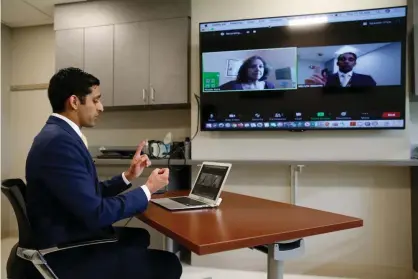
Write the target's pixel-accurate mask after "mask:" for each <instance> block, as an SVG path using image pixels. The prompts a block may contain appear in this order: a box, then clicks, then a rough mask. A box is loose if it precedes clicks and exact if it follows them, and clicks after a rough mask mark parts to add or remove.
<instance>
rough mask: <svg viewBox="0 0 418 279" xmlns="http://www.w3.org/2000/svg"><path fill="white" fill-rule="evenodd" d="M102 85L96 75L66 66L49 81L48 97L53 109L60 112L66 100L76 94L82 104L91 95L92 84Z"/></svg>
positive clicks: (63, 108)
mask: <svg viewBox="0 0 418 279" xmlns="http://www.w3.org/2000/svg"><path fill="white" fill-rule="evenodd" d="M98 85H100V80H99V79H98V78H96V77H95V76H93V75H91V74H89V73H86V72H84V71H83V70H81V69H78V68H65V69H61V70H59V71H58V72H57V73H56V74H55V75H54V76H53V77H52V78H51V80H50V81H49V87H48V98H49V102H50V103H51V106H52V111H53V112H55V113H60V112H63V111H64V110H65V102H66V100H67V99H68V98H69V97H70V96H72V95H75V96H77V97H78V98H79V99H80V102H81V103H82V104H84V103H85V97H86V96H87V95H89V94H90V93H91V92H92V90H91V87H92V86H98Z"/></svg>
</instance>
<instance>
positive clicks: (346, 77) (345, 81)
mask: <svg viewBox="0 0 418 279" xmlns="http://www.w3.org/2000/svg"><path fill="white" fill-rule="evenodd" d="M352 76H353V71H350V72H348V73H343V72H340V71H338V77H339V78H340V82H341V86H342V87H346V86H347V84H348V82H349V81H350V79H351V77H352Z"/></svg>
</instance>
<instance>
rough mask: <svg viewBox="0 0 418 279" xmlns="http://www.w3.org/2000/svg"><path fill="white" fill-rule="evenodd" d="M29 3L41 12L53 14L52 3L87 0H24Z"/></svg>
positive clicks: (82, 0)
mask: <svg viewBox="0 0 418 279" xmlns="http://www.w3.org/2000/svg"><path fill="white" fill-rule="evenodd" d="M24 1H25V2H27V3H29V4H30V5H32V6H34V7H36V8H37V9H39V10H41V11H42V12H44V13H46V14H48V15H50V16H52V17H53V16H54V5H56V4H66V3H76V2H85V1H87V0H24Z"/></svg>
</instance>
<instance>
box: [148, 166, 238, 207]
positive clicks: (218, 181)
mask: <svg viewBox="0 0 418 279" xmlns="http://www.w3.org/2000/svg"><path fill="white" fill-rule="evenodd" d="M231 167H232V164H229V163H215V162H203V163H202V166H201V167H200V170H199V173H198V174H197V177H196V180H195V182H194V185H193V187H192V190H191V191H190V194H189V195H188V196H183V197H172V198H161V199H151V202H153V203H155V204H157V205H160V206H162V207H164V208H166V209H168V210H185V209H200V208H210V207H216V206H218V201H219V196H220V195H221V192H222V189H223V187H224V185H225V181H226V179H227V177H228V175H229V171H230V170H231Z"/></svg>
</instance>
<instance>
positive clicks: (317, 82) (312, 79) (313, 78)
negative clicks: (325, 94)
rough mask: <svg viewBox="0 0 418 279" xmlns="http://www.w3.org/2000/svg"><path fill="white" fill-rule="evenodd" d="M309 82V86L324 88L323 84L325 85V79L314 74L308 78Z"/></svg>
mask: <svg viewBox="0 0 418 279" xmlns="http://www.w3.org/2000/svg"><path fill="white" fill-rule="evenodd" d="M309 81H310V83H311V84H315V85H324V86H325V84H326V83H327V78H326V77H324V76H322V75H319V74H315V75H313V76H311V77H310V78H309Z"/></svg>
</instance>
